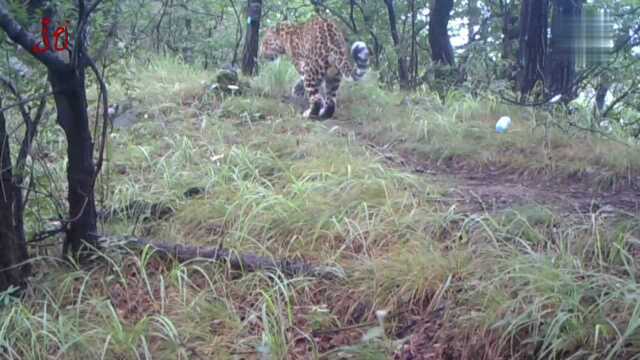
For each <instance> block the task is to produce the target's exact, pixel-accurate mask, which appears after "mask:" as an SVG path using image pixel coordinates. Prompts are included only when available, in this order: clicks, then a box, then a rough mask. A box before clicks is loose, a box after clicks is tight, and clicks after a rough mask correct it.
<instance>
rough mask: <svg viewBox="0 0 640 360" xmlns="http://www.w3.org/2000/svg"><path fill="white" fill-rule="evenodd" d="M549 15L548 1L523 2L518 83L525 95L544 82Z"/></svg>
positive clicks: (523, 0)
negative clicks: (538, 82)
mask: <svg viewBox="0 0 640 360" xmlns="http://www.w3.org/2000/svg"><path fill="white" fill-rule="evenodd" d="M548 13H549V1H548V0H522V8H521V12H520V41H519V43H520V48H519V50H518V63H519V65H520V74H519V76H518V83H519V88H520V93H521V94H523V95H526V94H529V92H530V91H531V90H532V89H533V87H534V86H535V84H536V82H537V81H544V58H545V54H546V50H547V29H548V17H547V15H548Z"/></svg>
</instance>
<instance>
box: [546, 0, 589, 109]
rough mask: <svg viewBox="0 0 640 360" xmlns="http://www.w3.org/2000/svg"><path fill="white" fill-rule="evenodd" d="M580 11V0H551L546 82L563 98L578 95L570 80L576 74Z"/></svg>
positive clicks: (548, 88)
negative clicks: (577, 32)
mask: <svg viewBox="0 0 640 360" xmlns="http://www.w3.org/2000/svg"><path fill="white" fill-rule="evenodd" d="M581 15H582V0H553V13H552V21H551V39H550V41H549V51H548V53H547V58H546V59H545V69H546V80H545V83H546V84H547V90H548V92H549V93H550V94H562V98H563V101H564V102H568V101H570V100H573V99H574V98H575V97H576V96H577V94H576V91H575V86H573V85H574V84H573V83H574V81H575V78H576V51H575V44H576V42H577V34H576V31H577V29H576V25H577V21H578V20H579V19H580V16H581Z"/></svg>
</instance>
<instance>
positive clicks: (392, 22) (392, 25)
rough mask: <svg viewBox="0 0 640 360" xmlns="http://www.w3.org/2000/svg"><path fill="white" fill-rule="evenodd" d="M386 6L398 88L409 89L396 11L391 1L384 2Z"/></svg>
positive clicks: (407, 72) (385, 0)
mask: <svg viewBox="0 0 640 360" xmlns="http://www.w3.org/2000/svg"><path fill="white" fill-rule="evenodd" d="M384 3H385V4H386V5H387V13H388V15H389V30H391V38H392V39H393V46H394V48H395V50H396V56H397V57H398V78H399V79H400V88H401V89H407V88H408V87H409V71H408V70H407V61H406V59H405V57H404V54H403V51H402V49H401V44H400V36H398V27H397V25H396V10H395V6H394V4H393V0H384Z"/></svg>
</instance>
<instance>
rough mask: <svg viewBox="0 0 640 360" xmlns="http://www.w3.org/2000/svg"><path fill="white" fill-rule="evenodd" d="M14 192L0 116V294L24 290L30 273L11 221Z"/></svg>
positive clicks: (12, 217)
mask: <svg viewBox="0 0 640 360" xmlns="http://www.w3.org/2000/svg"><path fill="white" fill-rule="evenodd" d="M0 104H1V102H0ZM0 107H2V106H1V105H0ZM18 191H19V189H17V188H16V187H15V184H14V179H13V174H12V164H11V153H10V148H9V136H8V135H7V128H6V121H5V118H4V114H3V113H1V112H0V291H4V290H6V289H7V288H9V287H10V286H16V287H22V286H24V282H25V280H26V278H27V277H28V276H29V273H30V266H29V265H28V264H21V263H23V262H25V261H26V260H27V259H28V253H27V245H26V243H25V242H24V239H20V236H19V234H18V232H17V228H16V225H15V224H14V221H13V220H14V209H15V208H16V204H15V201H16V196H15V194H16V193H17V192H18ZM19 264H21V265H19Z"/></svg>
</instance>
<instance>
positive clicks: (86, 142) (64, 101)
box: [49, 66, 97, 254]
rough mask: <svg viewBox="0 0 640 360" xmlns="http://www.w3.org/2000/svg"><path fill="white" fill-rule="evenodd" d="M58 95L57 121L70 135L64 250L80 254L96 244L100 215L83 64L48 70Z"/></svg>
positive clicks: (68, 135) (55, 96) (56, 99)
mask: <svg viewBox="0 0 640 360" xmlns="http://www.w3.org/2000/svg"><path fill="white" fill-rule="evenodd" d="M49 82H50V84H51V88H52V89H53V91H54V93H55V95H54V99H55V103H56V110H57V115H58V124H59V125H60V126H61V127H62V129H63V130H64V132H65V135H66V137H67V157H68V165H67V181H68V182H69V192H68V201H69V216H70V219H69V224H68V227H67V238H66V242H65V245H64V252H65V253H67V251H69V250H71V252H72V253H73V254H77V252H78V251H79V250H80V247H81V246H82V242H83V241H86V242H88V243H90V244H92V245H94V246H95V244H96V243H95V234H96V232H97V224H96V223H97V221H96V219H97V215H96V204H95V198H94V191H93V185H94V182H95V175H96V174H95V164H94V161H93V141H92V139H91V131H90V129H89V117H88V114H87V95H86V89H85V71H84V67H83V66H80V67H78V68H75V69H73V68H70V69H65V70H52V69H49Z"/></svg>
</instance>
